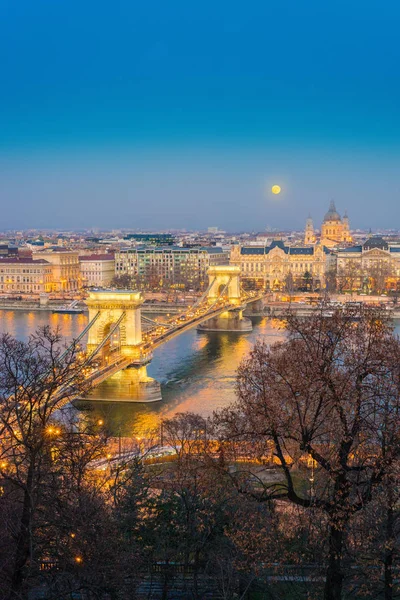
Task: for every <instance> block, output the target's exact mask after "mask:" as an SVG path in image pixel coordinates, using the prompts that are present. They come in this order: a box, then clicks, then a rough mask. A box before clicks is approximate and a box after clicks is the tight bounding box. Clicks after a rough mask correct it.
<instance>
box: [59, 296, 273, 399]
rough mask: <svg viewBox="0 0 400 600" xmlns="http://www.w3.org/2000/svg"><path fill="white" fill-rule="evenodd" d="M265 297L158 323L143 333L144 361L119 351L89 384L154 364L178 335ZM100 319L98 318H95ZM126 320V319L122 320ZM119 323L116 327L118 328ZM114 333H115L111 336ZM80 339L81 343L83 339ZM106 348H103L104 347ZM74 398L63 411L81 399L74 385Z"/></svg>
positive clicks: (86, 364)
mask: <svg viewBox="0 0 400 600" xmlns="http://www.w3.org/2000/svg"><path fill="white" fill-rule="evenodd" d="M262 297H263V294H260V293H258V294H257V293H254V292H253V293H251V292H250V293H246V294H245V296H244V297H243V298H242V299H241V300H242V302H241V303H240V304H236V303H233V302H229V301H228V300H225V301H224V300H223V299H222V298H220V299H219V300H217V301H216V302H215V303H214V304H212V305H211V306H210V305H209V304H208V303H205V302H202V303H201V304H199V305H197V306H196V305H194V306H192V307H191V308H190V309H189V310H188V311H187V312H186V313H183V314H181V315H180V316H175V318H172V319H170V320H168V321H166V322H163V323H159V324H158V323H157V324H156V325H155V326H154V327H153V328H152V329H150V330H148V331H146V332H145V333H143V341H142V343H141V344H140V345H138V348H139V349H140V351H141V352H140V355H141V358H140V361H135V360H133V359H132V357H126V356H122V355H121V354H119V353H118V352H117V351H114V352H112V353H111V356H110V357H109V358H111V360H108V362H107V364H106V365H103V366H101V367H100V368H99V369H95V370H93V371H92V372H91V373H87V374H86V381H87V382H88V383H90V384H92V385H93V387H96V386H97V385H99V384H100V383H102V382H103V381H105V380H106V379H108V378H109V377H111V376H112V375H115V374H116V373H118V372H119V371H122V370H124V369H126V368H127V367H129V366H133V367H134V366H137V367H138V366H142V365H145V364H146V363H148V362H150V361H151V359H152V352H153V350H155V349H156V348H157V347H158V346H161V344H165V343H166V342H168V341H169V340H172V339H173V338H174V337H176V336H177V335H180V334H181V333H184V332H185V331H188V330H189V329H192V328H193V327H197V326H198V325H201V324H202V323H204V322H205V321H208V320H209V319H212V318H215V317H218V316H219V315H221V314H222V313H224V312H227V311H232V310H235V311H240V310H243V309H244V308H245V306H246V305H247V304H249V303H251V302H255V301H257V300H260V299H262ZM95 318H97V316H96V317H95ZM121 318H122V315H121V317H120V319H121ZM117 324H118V323H116V324H115V325H117ZM90 326H91V323H89V325H88V326H87V327H86V328H85V330H84V332H82V334H81V335H80V336H79V338H81V337H82V335H83V333H85V332H86V331H87V329H88V327H89V328H90ZM112 332H113V329H111V331H110V333H109V335H110V334H111V333H112ZM79 338H78V339H79ZM101 345H102V344H100V346H101ZM96 353H97V350H96V351H95V352H94V353H93V354H92V355H91V356H90V357H88V358H87V359H86V360H84V361H83V363H82V368H83V369H85V368H86V369H87V368H90V363H91V362H92V361H93V359H94V358H95V355H96ZM68 387H69V384H68V383H67V384H66V385H65V386H63V388H62V391H63V392H64V393H65V391H66V389H68ZM71 392H72V393H71V394H70V395H69V399H68V400H67V399H65V401H64V402H63V403H62V405H61V406H60V408H62V406H64V405H65V404H68V403H69V402H70V401H71V400H74V399H75V398H77V397H79V394H74V391H73V385H71Z"/></svg>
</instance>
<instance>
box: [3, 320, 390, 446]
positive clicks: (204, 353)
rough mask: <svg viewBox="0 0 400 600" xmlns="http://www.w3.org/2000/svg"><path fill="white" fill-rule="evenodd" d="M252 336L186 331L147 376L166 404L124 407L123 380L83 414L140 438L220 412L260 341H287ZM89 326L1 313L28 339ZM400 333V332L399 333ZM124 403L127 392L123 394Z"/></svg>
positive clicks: (274, 326) (260, 329) (259, 329)
mask: <svg viewBox="0 0 400 600" xmlns="http://www.w3.org/2000/svg"><path fill="white" fill-rule="evenodd" d="M252 321H253V326H254V329H253V331H252V332H251V333H247V334H235V333H226V332H224V333H215V332H209V333H206V332H201V333H199V332H197V331H195V330H191V331H188V332H186V333H183V334H182V335H180V336H178V337H176V338H174V339H172V340H171V341H169V342H168V343H167V344H165V345H163V346H161V347H160V348H158V349H157V350H156V351H155V353H154V358H153V361H152V362H151V363H150V364H149V366H148V375H149V376H150V377H154V378H155V379H157V380H158V381H159V382H160V383H161V390H162V396H163V400H162V401H161V402H155V403H149V404H143V403H130V402H120V401H118V400H121V398H124V391H123V385H121V382H123V381H124V378H123V377H119V378H115V379H114V380H109V381H108V382H104V383H103V384H101V386H99V392H100V393H99V395H100V396H101V397H104V394H106V397H107V398H110V399H112V400H113V401H111V402H92V403H88V402H79V403H78V404H77V406H78V407H79V408H80V409H81V410H85V412H86V410H89V411H90V414H91V416H92V417H93V418H94V419H96V420H98V419H102V420H103V421H104V423H105V424H106V426H107V428H108V429H109V430H110V432H112V433H113V434H114V435H121V436H125V435H133V434H136V435H138V434H139V435H140V433H141V432H143V431H146V430H148V429H151V428H153V427H155V426H157V423H158V422H159V420H160V418H161V417H165V416H170V415H172V414H174V413H176V412H183V411H193V412H198V413H200V414H202V415H204V416H206V415H209V414H211V413H212V411H213V410H215V409H216V408H219V407H222V406H227V405H228V404H230V403H231V402H232V401H233V400H234V398H235V375H236V370H237V368H238V366H239V363H240V361H241V359H242V358H243V356H245V355H246V354H247V353H248V352H249V350H250V349H251V347H252V345H253V344H254V342H255V341H256V339H257V338H258V337H262V338H263V339H264V340H265V341H266V342H268V343H274V342H276V341H279V340H282V339H283V338H284V330H282V329H280V328H279V322H278V323H274V322H271V321H270V320H268V319H266V318H252ZM86 323H87V317H86V315H84V314H79V315H59V314H54V315H53V314H50V313H49V312H33V311H32V312H23V311H2V310H0V332H5V331H7V332H8V333H10V334H11V335H13V336H15V337H17V338H19V339H26V338H27V337H28V335H29V334H30V333H33V332H34V331H35V329H37V327H39V326H43V325H49V324H50V325H51V326H52V327H58V328H59V331H60V333H61V335H62V336H63V337H65V338H66V340H70V339H72V338H73V337H76V336H77V335H78V334H79V333H80V332H81V331H82V329H84V327H85V325H86ZM397 331H398V332H399V331H400V328H399V327H397ZM125 397H126V392H125Z"/></svg>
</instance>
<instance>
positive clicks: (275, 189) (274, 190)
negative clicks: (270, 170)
mask: <svg viewBox="0 0 400 600" xmlns="http://www.w3.org/2000/svg"><path fill="white" fill-rule="evenodd" d="M271 192H272V193H273V194H280V193H281V186H280V185H273V186H272V188H271Z"/></svg>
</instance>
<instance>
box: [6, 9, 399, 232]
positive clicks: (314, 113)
mask: <svg viewBox="0 0 400 600" xmlns="http://www.w3.org/2000/svg"><path fill="white" fill-rule="evenodd" d="M399 21H400V5H399V4H398V3H397V2H395V1H394V0H389V1H387V2H386V3H380V2H378V1H371V0H366V1H364V2H361V1H359V0H347V1H343V0H335V2H330V3H326V2H322V1H321V0H318V1H317V0H310V1H301V0H297V1H296V0H286V1H285V2H276V1H274V2H269V1H268V0H263V1H259V0H253V1H252V2H248V3H244V2H235V1H233V2H232V1H231V2H227V1H225V0H221V1H219V2H218V1H216V0H214V1H213V2H211V1H210V0H203V1H202V2H198V3H194V2H187V1H186V2H183V1H182V0H175V1H174V0H171V1H170V2H165V0H164V1H161V0H160V1H158V0H157V1H156V0H154V1H153V2H135V1H132V0H124V1H120V0H119V1H118V0H117V1H114V2H112V3H108V2H104V1H102V0H98V1H97V2H93V1H91V0H87V1H85V0H80V1H79V2H78V1H76V0H69V1H68V2H67V1H66V0H57V1H55V0H47V1H45V0H35V2H32V1H28V0H20V1H19V2H15V1H14V0H2V2H1V3H0V28H1V31H0V33H1V35H0V57H1V64H2V76H1V79H0V81H1V83H0V86H1V89H0V92H1V93H0V186H1V187H0V199H1V202H2V217H3V218H2V222H3V227H10V228H11V227H12V228H14V227H18V228H19V227H21V228H22V227H57V226H58V227H60V228H80V227H92V226H93V227H100V228H101V227H115V228H119V227H132V228H141V227H142V228H155V229H156V228H162V229H164V228H172V227H177V228H184V227H186V228H202V227H207V226H208V225H219V226H220V227H222V228H226V229H228V230H243V229H249V230H253V229H256V230H261V229H263V228H264V227H265V226H266V225H271V226H274V227H302V226H303V222H304V220H305V218H306V216H307V214H308V212H311V213H312V215H313V216H314V217H315V221H316V222H317V223H318V222H319V221H320V219H321V218H322V216H323V214H324V212H325V210H326V207H327V205H328V203H329V200H330V198H332V197H333V198H335V200H336V204H337V207H338V209H339V211H342V212H343V211H344V209H347V210H348V212H349V214H350V217H351V221H352V224H353V225H354V226H359V227H384V226H386V227H390V226H398V227H400V208H399V192H400V183H399V171H400V169H399V158H400V142H399V140H400V137H399V134H400V119H399V116H400V108H399V107H400V77H399V69H400V67H399V65H400V45H399V44H398V24H399ZM273 183H279V184H280V185H281V186H282V189H283V193H282V195H281V196H279V198H278V199H277V198H273V197H272V195H271V194H270V193H269V192H268V189H269V187H270V185H271V184H273Z"/></svg>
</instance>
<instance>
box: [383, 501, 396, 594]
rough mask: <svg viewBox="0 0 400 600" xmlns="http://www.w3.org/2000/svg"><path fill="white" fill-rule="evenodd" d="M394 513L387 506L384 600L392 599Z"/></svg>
mask: <svg viewBox="0 0 400 600" xmlns="http://www.w3.org/2000/svg"><path fill="white" fill-rule="evenodd" d="M393 526H394V515H393V509H392V508H388V511H387V520H386V550H385V560H384V568H385V600H393V547H394V527H393Z"/></svg>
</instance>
